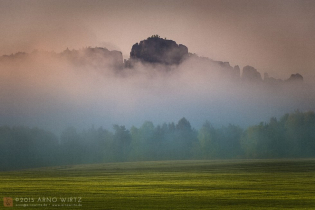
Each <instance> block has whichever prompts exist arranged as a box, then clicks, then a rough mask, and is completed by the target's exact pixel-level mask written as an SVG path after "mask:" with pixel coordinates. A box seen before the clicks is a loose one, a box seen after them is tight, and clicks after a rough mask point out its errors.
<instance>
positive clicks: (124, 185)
mask: <svg viewBox="0 0 315 210" xmlns="http://www.w3.org/2000/svg"><path fill="white" fill-rule="evenodd" d="M0 195H1V197H11V198H12V199H13V205H14V207H13V209H108V210H113V209H137V210H139V209H315V160H314V159H301V160H220V161H190V160H189V161H152V162H126V163H110V164H93V165H75V166H60V167H51V168H39V169H31V170H30V169H29V170H20V171H9V172H1V173H0ZM1 199H2V198H1ZM2 208H5V209H9V208H10V207H4V205H3V202H1V205H0V209H2Z"/></svg>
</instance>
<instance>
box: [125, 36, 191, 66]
mask: <svg viewBox="0 0 315 210" xmlns="http://www.w3.org/2000/svg"><path fill="white" fill-rule="evenodd" d="M186 56H188V48H187V47H186V46H185V45H181V44H179V45H178V44H177V43H176V42H175V41H173V40H167V39H162V38H160V37H159V36H157V35H155V36H151V37H149V38H148V39H146V40H143V41H140V43H136V44H134V45H133V46H132V49H131V52H130V59H133V60H140V61H144V62H148V63H160V64H166V65H173V64H176V65H178V64H180V62H181V61H182V60H183V59H184V58H185V57H186Z"/></svg>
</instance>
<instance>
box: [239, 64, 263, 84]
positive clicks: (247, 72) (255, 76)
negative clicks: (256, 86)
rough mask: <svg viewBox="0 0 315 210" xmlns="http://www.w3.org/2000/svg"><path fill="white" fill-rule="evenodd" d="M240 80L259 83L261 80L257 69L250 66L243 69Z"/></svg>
mask: <svg viewBox="0 0 315 210" xmlns="http://www.w3.org/2000/svg"><path fill="white" fill-rule="evenodd" d="M242 80H244V81H248V82H261V81H262V78H261V75H260V73H259V72H258V71H257V69H255V68H254V67H252V66H245V67H244V68H243V74H242Z"/></svg>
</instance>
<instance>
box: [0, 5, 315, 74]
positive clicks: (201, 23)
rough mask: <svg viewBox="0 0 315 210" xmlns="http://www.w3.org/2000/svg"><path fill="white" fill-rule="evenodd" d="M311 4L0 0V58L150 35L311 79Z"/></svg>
mask: <svg viewBox="0 0 315 210" xmlns="http://www.w3.org/2000/svg"><path fill="white" fill-rule="evenodd" d="M314 25H315V1H313V0H257V1H255V0H171V1H169V0H159V1H155V0H102V1H100V0H67V1H64V0H53V1H49V0H44V1H42V0H38V1H35V0H31V1H29V0H23V1H20V0H0V54H11V53H15V52H17V51H26V52H31V51H32V50H34V49H43V50H48V51H50V50H54V51H57V52H60V51H62V50H64V49H65V48H66V47H69V48H70V49H73V48H74V49H78V48H81V47H86V46H105V47H108V48H109V49H118V50H121V51H122V52H123V54H124V56H125V58H127V57H128V56H129V52H130V49H131V46H132V45H133V44H134V43H136V42H139V41H140V40H143V39H146V38H147V37H148V36H151V35H153V34H159V35H160V36H161V37H167V38H169V39H173V40H175V41H176V42H177V43H181V44H185V45H186V46H187V47H188V48H189V51H190V52H192V53H196V54H198V55H200V56H206V57H210V58H213V59H215V60H221V61H229V62H230V63H231V64H232V65H240V66H241V67H243V66H245V65H252V66H254V67H256V68H257V69H258V70H259V71H260V72H261V73H263V72H268V73H269V74H270V75H271V76H274V77H277V78H282V79H285V78H288V77H289V76H290V74H291V73H296V72H300V73H302V74H304V75H306V74H310V75H311V76H314V71H315V59H314V57H315V39H314V37H315V27H314Z"/></svg>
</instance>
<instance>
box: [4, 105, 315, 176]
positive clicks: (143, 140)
mask: <svg viewBox="0 0 315 210" xmlns="http://www.w3.org/2000/svg"><path fill="white" fill-rule="evenodd" d="M0 157H1V161H0V170H14V169H23V168H34V167H46V166H57V165H71V164H90V163H104V162H124V161H147V160H186V159H226V158H229V159H232V158H307V157H315V114H314V112H299V111H295V112H294V113H291V114H286V115H284V116H282V117H281V118H280V119H279V120H278V119H276V118H271V119H270V121H269V122H267V123H266V122H265V123H263V122H262V123H260V124H258V125H254V126H250V127H248V128H246V129H242V128H241V127H239V126H236V125H231V124H230V125H228V126H222V127H220V128H215V127H214V126H213V125H211V123H210V122H208V121H207V122H205V123H204V125H203V126H202V127H201V128H200V129H199V130H196V129H194V128H192V126H191V124H190V122H189V121H188V120H187V119H186V118H182V119H181V120H179V121H178V122H177V123H176V124H175V123H164V124H162V125H157V126H155V125H154V124H153V123H152V122H150V121H147V122H144V123H143V125H142V126H141V127H135V126H132V127H131V128H130V129H129V130H128V129H127V128H126V127H125V126H121V125H114V126H113V130H112V131H109V130H107V129H104V128H102V127H100V128H98V129H95V128H94V127H92V128H90V129H88V130H83V131H78V130H77V129H75V128H73V127H69V128H66V129H65V130H64V131H63V132H62V133H61V135H60V136H56V135H55V134H53V133H51V132H49V131H45V130H43V129H39V128H28V127H8V126H2V127H0Z"/></svg>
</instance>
